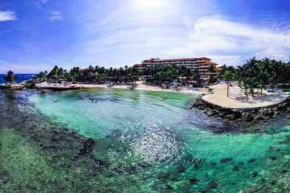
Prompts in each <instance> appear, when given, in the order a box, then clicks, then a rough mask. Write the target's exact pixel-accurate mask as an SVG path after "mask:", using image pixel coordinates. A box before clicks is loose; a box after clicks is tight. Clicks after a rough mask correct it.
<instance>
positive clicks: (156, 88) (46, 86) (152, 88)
mask: <svg viewBox="0 0 290 193" xmlns="http://www.w3.org/2000/svg"><path fill="white" fill-rule="evenodd" d="M36 88H38V89H62V88H63V89H69V88H72V89H74V88H82V89H93V88H115V89H129V88H130V86H129V85H113V86H109V85H108V84H80V83H78V84H66V85H65V84H58V83H47V82H43V83H41V84H37V85H36ZM134 90H140V91H158V92H179V93H184V94H204V93H207V90H208V89H205V88H192V87H180V88H179V89H178V90H176V89H162V88H161V87H159V86H151V85H147V84H144V83H143V81H136V85H135V88H134Z"/></svg>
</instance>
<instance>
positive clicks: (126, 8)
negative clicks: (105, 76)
mask: <svg viewBox="0 0 290 193" xmlns="http://www.w3.org/2000/svg"><path fill="white" fill-rule="evenodd" d="M289 10H290V2H289V0H226V1H225V0H203V1H201V0H25V1H24V0H0V40H1V41H0V73H4V72H6V71H7V70H10V69H12V70H14V71H15V72H16V73H35V72H38V71H40V70H45V69H47V70H50V68H52V67H53V66H54V65H59V66H63V67H65V68H67V69H69V68H71V67H73V66H80V67H87V66H89V65H99V66H107V67H108V66H113V67H119V66H123V65H132V64H135V63H140V62H141V61H142V60H144V59H147V58H152V57H159V58H180V57H200V56H206V57H210V58H212V59H213V61H214V62H217V63H218V64H221V65H222V64H228V65H235V66H238V65H241V64H243V63H245V61H246V60H247V59H248V58H250V57H253V56H256V57H258V58H263V57H271V58H275V59H280V60H284V61H289V60H290V55H289V53H290V52H289V51H290V11H289Z"/></svg>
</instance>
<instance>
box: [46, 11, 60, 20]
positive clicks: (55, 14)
mask: <svg viewBox="0 0 290 193" xmlns="http://www.w3.org/2000/svg"><path fill="white" fill-rule="evenodd" d="M49 20H50V21H60V20H63V17H62V14H61V12H60V11H51V12H50V17H49Z"/></svg>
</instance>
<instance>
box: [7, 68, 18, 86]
mask: <svg viewBox="0 0 290 193" xmlns="http://www.w3.org/2000/svg"><path fill="white" fill-rule="evenodd" d="M4 80H5V81H6V82H8V83H13V84H15V81H16V80H17V78H16V77H15V76H14V73H13V72H12V71H11V70H9V71H8V72H7V76H6V77H4Z"/></svg>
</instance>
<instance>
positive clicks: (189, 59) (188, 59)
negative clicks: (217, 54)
mask: <svg viewBox="0 0 290 193" xmlns="http://www.w3.org/2000/svg"><path fill="white" fill-rule="evenodd" d="M180 60H183V61H191V60H211V59H209V58H206V57H201V58H178V59H163V60H160V59H154V58H152V59H149V60H144V61H143V62H153V61H159V62H163V61H164V62H165V61H180Z"/></svg>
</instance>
